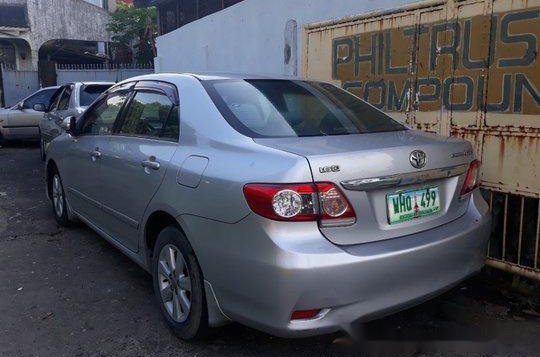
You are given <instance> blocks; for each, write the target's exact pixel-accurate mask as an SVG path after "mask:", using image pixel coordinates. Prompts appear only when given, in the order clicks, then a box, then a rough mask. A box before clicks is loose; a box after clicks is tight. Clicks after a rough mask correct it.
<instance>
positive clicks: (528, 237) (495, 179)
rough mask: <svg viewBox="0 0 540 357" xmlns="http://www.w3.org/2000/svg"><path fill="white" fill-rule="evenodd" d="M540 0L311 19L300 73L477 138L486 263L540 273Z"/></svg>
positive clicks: (419, 123) (483, 0) (413, 120)
mask: <svg viewBox="0 0 540 357" xmlns="http://www.w3.org/2000/svg"><path fill="white" fill-rule="evenodd" d="M539 41H540V0H528V1H527V0H464V1H457V0H454V1H434V0H430V1H423V2H417V3H413V4H411V5H409V6H406V7H401V8H398V9H391V10H388V11H379V12H373V13H368V14H364V15H360V16H355V17H348V18H343V19H338V20H335V21H330V22H324V23H316V24H310V25H307V26H306V27H305V30H304V50H303V56H302V71H303V75H304V76H306V77H309V78H317V79H322V80H328V81H331V82H333V83H335V84H337V85H340V86H342V87H343V88H345V89H347V90H349V91H351V92H353V93H355V94H356V95H358V96H360V97H361V98H364V99H365V100H367V101H369V102H370V103H371V104H373V105H374V106H376V107H378V108H380V109H382V110H384V111H386V112H387V113H388V114H389V115H391V116H392V117H394V118H395V119H397V120H398V121H400V122H403V123H405V124H406V125H408V126H410V127H414V128H418V129H421V130H425V131H429V132H436V133H439V134H442V135H451V136H458V137H462V138H465V139H467V140H470V141H471V142H472V143H473V145H474V147H475V149H476V153H477V156H478V158H480V159H481V160H482V163H483V166H482V172H481V178H482V184H483V187H484V188H485V189H486V190H487V191H486V198H487V199H488V201H489V202H490V204H491V205H492V210H493V211H494V215H495V217H496V223H495V232H494V238H492V244H491V245H490V251H489V256H490V260H489V261H488V263H489V264H491V265H494V266H497V267H498V268H503V269H506V270H509V271H512V272H516V273H519V274H523V275H526V276H528V277H531V278H534V279H540V267H539V261H538V260H539V258H538V255H539V252H538V250H539V247H538V245H539V239H540V238H539V230H540V217H539V215H540V204H539V197H540V92H539V88H540V61H539V60H538V51H539V43H538V42H539Z"/></svg>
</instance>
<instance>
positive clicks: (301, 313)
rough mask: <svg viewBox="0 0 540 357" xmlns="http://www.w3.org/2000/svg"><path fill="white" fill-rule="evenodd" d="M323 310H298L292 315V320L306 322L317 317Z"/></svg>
mask: <svg viewBox="0 0 540 357" xmlns="http://www.w3.org/2000/svg"><path fill="white" fill-rule="evenodd" d="M319 312H321V309H311V310H296V311H294V312H293V313H292V315H291V320H306V319H312V318H314V317H316V316H317V315H318V314H319Z"/></svg>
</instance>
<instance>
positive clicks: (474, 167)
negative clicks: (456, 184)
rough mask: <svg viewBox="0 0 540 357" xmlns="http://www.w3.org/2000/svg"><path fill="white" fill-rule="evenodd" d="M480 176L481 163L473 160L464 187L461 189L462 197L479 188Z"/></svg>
mask: <svg viewBox="0 0 540 357" xmlns="http://www.w3.org/2000/svg"><path fill="white" fill-rule="evenodd" d="M479 174H480V161H478V160H473V161H472V162H471V165H470V166H469V169H468V170H467V174H466V175H465V180H464V181H463V187H461V196H463V195H466V194H468V193H469V192H471V191H472V190H474V189H475V188H477V187H478V185H479V184H480V182H479V178H478V177H479Z"/></svg>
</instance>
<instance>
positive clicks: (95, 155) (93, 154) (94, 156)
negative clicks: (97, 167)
mask: <svg viewBox="0 0 540 357" xmlns="http://www.w3.org/2000/svg"><path fill="white" fill-rule="evenodd" d="M90 157H91V158H92V161H96V160H97V159H99V158H100V157H101V152H100V151H99V149H97V148H96V150H94V151H92V152H91V153H90Z"/></svg>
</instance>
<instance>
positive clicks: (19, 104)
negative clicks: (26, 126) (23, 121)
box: [17, 102, 24, 110]
mask: <svg viewBox="0 0 540 357" xmlns="http://www.w3.org/2000/svg"><path fill="white" fill-rule="evenodd" d="M23 109H24V105H23V102H19V103H17V110H23Z"/></svg>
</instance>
